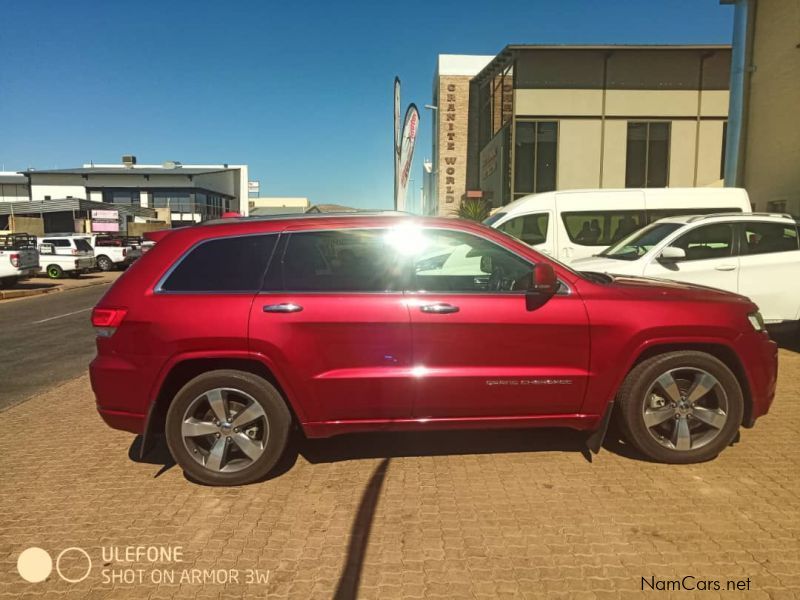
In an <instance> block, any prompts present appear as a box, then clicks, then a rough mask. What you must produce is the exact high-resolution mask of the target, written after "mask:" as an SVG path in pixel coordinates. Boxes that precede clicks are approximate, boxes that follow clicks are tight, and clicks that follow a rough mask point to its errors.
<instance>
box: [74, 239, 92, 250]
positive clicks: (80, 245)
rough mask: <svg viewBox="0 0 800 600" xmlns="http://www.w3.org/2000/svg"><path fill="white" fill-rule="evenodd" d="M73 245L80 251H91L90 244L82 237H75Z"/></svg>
mask: <svg viewBox="0 0 800 600" xmlns="http://www.w3.org/2000/svg"><path fill="white" fill-rule="evenodd" d="M75 247H76V248H77V249H78V250H80V251H81V252H92V250H93V248H92V245H91V244H90V243H89V242H88V241H86V240H85V239H84V238H75Z"/></svg>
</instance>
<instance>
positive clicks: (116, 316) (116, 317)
mask: <svg viewBox="0 0 800 600" xmlns="http://www.w3.org/2000/svg"><path fill="white" fill-rule="evenodd" d="M127 313H128V309H127V308H95V309H94V310H93V311H92V326H93V327H94V330H95V333H97V335H98V336H100V337H111V336H112V335H114V332H115V331H116V330H117V327H119V326H120V324H121V323H122V320H123V319H124V318H125V315H126V314H127Z"/></svg>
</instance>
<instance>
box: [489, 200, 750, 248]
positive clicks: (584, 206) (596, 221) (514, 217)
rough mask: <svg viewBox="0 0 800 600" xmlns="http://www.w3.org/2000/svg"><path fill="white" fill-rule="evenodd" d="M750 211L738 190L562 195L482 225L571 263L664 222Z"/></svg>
mask: <svg viewBox="0 0 800 600" xmlns="http://www.w3.org/2000/svg"><path fill="white" fill-rule="evenodd" d="M751 210H752V209H751V206H750V198H748V196H747V192H746V191H745V190H743V189H739V188H646V189H621V190H612V189H599V190H565V191H559V192H546V193H543V194H532V195H530V196H525V197H524V198H520V199H519V200H516V201H515V202H512V203H511V204H508V205H506V206H503V207H502V208H501V209H500V210H499V211H498V212H496V213H495V214H493V215H492V216H490V217H489V218H488V219H486V220H485V221H484V224H485V225H490V226H492V227H494V228H496V229H499V230H501V231H504V232H506V233H508V234H509V235H513V236H514V237H516V238H519V239H520V240H522V241H523V242H525V243H526V244H529V245H530V246H533V247H534V248H535V249H536V250H539V251H540V252H544V253H545V254H549V255H550V256H552V257H554V258H556V259H558V260H560V261H562V262H565V263H569V262H571V261H573V260H576V259H578V258H583V257H586V256H593V255H595V254H597V253H599V252H600V251H601V250H603V249H604V248H606V247H608V246H610V245H611V244H613V243H615V242H618V241H619V240H621V239H622V238H624V237H625V236H627V235H629V234H631V233H633V232H634V231H636V230H637V229H639V228H641V227H644V226H645V225H647V224H649V223H652V222H653V221H657V220H658V219H663V218H664V217H671V216H678V215H681V216H682V215H703V214H711V213H732V212H745V213H749V212H751Z"/></svg>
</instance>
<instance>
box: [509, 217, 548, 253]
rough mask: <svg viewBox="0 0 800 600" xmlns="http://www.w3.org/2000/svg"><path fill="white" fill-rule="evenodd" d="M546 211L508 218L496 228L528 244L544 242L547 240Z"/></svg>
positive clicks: (533, 244)
mask: <svg viewBox="0 0 800 600" xmlns="http://www.w3.org/2000/svg"><path fill="white" fill-rule="evenodd" d="M549 221H550V215H549V214H548V213H535V214H532V215H523V216H521V217H515V218H513V219H509V220H508V221H506V222H505V223H503V224H502V225H499V226H498V227H497V228H498V229H499V230H500V231H503V232H505V233H507V234H508V235H511V236H514V237H515V238H517V239H518V240H522V241H523V242H525V243H526V244H528V245H529V246H535V245H536V244H544V243H545V242H546V241H547V226H548V223H549Z"/></svg>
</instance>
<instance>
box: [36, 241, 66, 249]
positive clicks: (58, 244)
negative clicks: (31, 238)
mask: <svg viewBox="0 0 800 600" xmlns="http://www.w3.org/2000/svg"><path fill="white" fill-rule="evenodd" d="M42 242H43V243H45V244H50V245H52V246H53V247H54V248H69V247H70V245H69V240H54V239H49V240H48V239H45V240H42Z"/></svg>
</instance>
